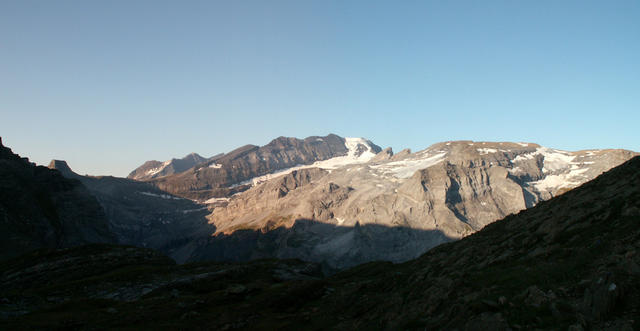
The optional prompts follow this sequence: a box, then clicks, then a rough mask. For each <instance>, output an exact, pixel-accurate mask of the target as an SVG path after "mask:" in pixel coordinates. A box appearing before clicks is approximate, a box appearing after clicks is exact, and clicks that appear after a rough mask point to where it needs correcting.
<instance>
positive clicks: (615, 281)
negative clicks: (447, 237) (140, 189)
mask: <svg viewBox="0 0 640 331" xmlns="http://www.w3.org/2000/svg"><path fill="white" fill-rule="evenodd" d="M639 222H640V157H635V158H633V159H632V160H630V161H628V162H626V163H625V164H623V165H622V166H620V167H617V168H615V169H613V170H611V171H609V172H607V173H605V174H603V175H601V176H599V177H598V178H596V179H595V180H593V181H591V182H589V183H586V184H584V185H582V186H581V187H578V188H576V189H574V190H571V191H569V192H567V193H565V194H563V195H560V196H558V197H555V198H553V199H551V200H549V201H544V202H541V203H539V204H538V205H537V206H535V207H533V208H531V209H527V210H524V211H522V212H520V213H518V214H516V215H511V216H509V217H507V218H505V219H503V220H500V221H498V222H495V223H493V224H490V225H488V226H486V227H485V228H484V229H482V230H481V231H478V232H477V233H475V234H472V235H470V236H468V237H466V238H464V239H462V240H460V241H457V242H453V243H447V244H443V245H440V246H438V247H437V248H435V249H432V250H431V251H429V252H428V253H426V254H424V255H423V256H421V257H419V258H418V259H415V260H412V261H409V262H406V263H402V264H392V263H388V262H374V263H368V264H364V265H361V266H358V267H356V268H353V269H350V270H346V271H344V272H341V273H339V274H336V275H334V276H331V277H328V278H322V277H321V276H320V275H319V274H318V272H317V270H318V267H317V266H314V265H313V264H309V263H303V262H296V261H278V260H261V261H253V262H250V263H246V264H216V263H205V264H188V265H183V266H174V265H172V264H171V263H169V262H168V261H167V262H162V260H161V259H160V258H156V257H155V255H154V254H153V253H151V252H148V251H141V250H139V249H135V248H120V247H108V246H107V247H105V246H93V247H94V248H92V249H90V250H85V249H72V250H62V251H45V252H39V253H31V254H29V255H25V256H22V257H20V258H18V259H14V260H11V261H9V262H5V263H2V264H0V272H2V274H1V276H0V285H1V286H0V297H2V302H1V305H0V312H1V313H2V315H1V316H2V318H3V321H2V323H3V324H4V325H5V326H6V327H7V328H28V327H38V326H39V327H44V326H47V327H62V326H65V327H74V328H102V327H105V328H122V327H127V328H141V327H144V328H164V329H170V328H192V327H198V328H204V329H242V328H251V329H291V330H293V329H301V328H303V329H317V330H320V329H340V330H353V329H361V330H370V329H416V330H418V329H419V330H423V329H429V330H430V329H441V330H452V329H459V330H507V329H510V330H518V329H523V330H529V329H568V328H570V329H572V330H583V329H594V330H607V329H608V330H632V329H637V328H638V327H639V325H638V323H640V322H639V321H638V319H637V316H638V315H639V313H640V254H638V251H639V250H640V227H639V226H638V225H640V224H639ZM87 251H88V252H87ZM128 256H134V257H128ZM135 256H138V258H137V259H138V260H137V261H136V263H135V265H126V264H120V265H119V264H118V263H117V262H115V261H123V260H135V259H136V257H135ZM147 256H148V257H149V258H148V259H149V260H146V259H147ZM70 260H74V261H78V262H77V263H74V265H73V268H71V269H70V270H69V271H68V272H61V271H60V270H66V269H65V268H66V267H65V264H68V262H65V261H70ZM105 261H111V262H108V263H107V262H105ZM105 263H106V265H110V266H112V267H111V268H109V271H105V270H104V269H101V268H95V269H94V266H96V265H97V264H99V265H105ZM35 270H39V272H38V273H34V271H35ZM27 283H28V285H27Z"/></svg>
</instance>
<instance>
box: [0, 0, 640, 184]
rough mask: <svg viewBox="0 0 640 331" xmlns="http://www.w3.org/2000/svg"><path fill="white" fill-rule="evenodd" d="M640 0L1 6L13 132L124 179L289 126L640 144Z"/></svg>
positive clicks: (2, 116)
mask: <svg viewBox="0 0 640 331" xmlns="http://www.w3.org/2000/svg"><path fill="white" fill-rule="evenodd" d="M639 127H640V1H635V0H634V1H623V0H621V1H588V0H580V1H555V0H552V1H427V0H424V1H408V0H407V1H369V0H368V1H355V0H353V1H343V0H336V1H330V0H327V1H325V0H322V1H320V0H318V1H312V0H305V1H299V0H293V1H277V0H274V1H264V0H258V1H244V0H241V1H138V0H126V1H118V0H113V1H84V0H83V1H64V0H60V1H47V0H43V1H32V0H16V1H13V0H2V1H0V136H1V137H2V140H3V143H4V145H6V146H8V147H10V148H12V149H13V151H14V152H17V153H19V154H20V155H21V156H26V157H29V158H30V160H31V161H33V162H36V163H38V164H45V165H46V164H48V162H49V161H50V160H51V159H64V160H67V161H68V163H69V165H70V166H71V167H72V168H73V169H74V170H75V171H76V172H78V173H80V174H91V175H115V176H126V175H127V174H128V173H129V172H130V171H132V170H133V169H135V168H136V167H138V166H139V165H141V164H142V163H143V162H144V161H147V160H152V159H156V160H161V161H164V160H168V159H171V158H173V157H175V158H179V157H182V156H184V155H186V154H188V153H190V152H197V153H199V154H201V155H203V156H205V157H209V156H212V155H215V154H218V153H221V152H229V151H231V150H233V149H234V148H237V147H240V146H243V145H245V144H255V145H264V144H266V143H268V142H269V141H270V140H272V139H274V138H276V137H278V136H288V137H298V138H303V137H307V136H312V135H326V134H328V133H335V134H338V135H340V136H343V137H365V138H368V139H370V140H372V141H373V142H374V143H376V144H377V145H380V146H381V147H388V146H390V147H392V148H393V149H394V150H395V151H399V150H401V149H403V148H411V149H412V150H413V151H417V150H421V149H424V148H426V147H428V146H429V145H431V144H433V143H436V142H440V141H447V140H475V141H523V142H535V143H538V144H541V145H544V146H547V147H552V148H559V149H565V150H580V149H592V148H625V149H631V150H635V151H640V129H639Z"/></svg>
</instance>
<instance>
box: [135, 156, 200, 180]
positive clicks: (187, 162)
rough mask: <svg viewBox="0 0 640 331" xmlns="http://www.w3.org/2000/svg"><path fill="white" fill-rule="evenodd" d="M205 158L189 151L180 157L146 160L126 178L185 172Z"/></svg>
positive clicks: (151, 177) (161, 175)
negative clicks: (166, 159) (167, 159)
mask: <svg viewBox="0 0 640 331" xmlns="http://www.w3.org/2000/svg"><path fill="white" fill-rule="evenodd" d="M206 161H207V159H206V158H204V157H202V156H200V155H198V154H197V153H191V154H189V155H186V156H185V157H183V158H181V159H171V160H169V161H165V162H160V161H156V160H153V161H147V162H145V163H144V164H143V165H141V166H140V167H138V168H136V169H135V170H133V171H132V172H131V173H130V174H129V176H127V178H130V179H135V180H149V179H153V178H158V177H164V176H168V175H173V174H179V173H182V172H185V171H187V170H189V169H191V168H193V167H194V166H196V165H197V164H200V163H202V162H206Z"/></svg>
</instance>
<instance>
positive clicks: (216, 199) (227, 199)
mask: <svg viewBox="0 0 640 331" xmlns="http://www.w3.org/2000/svg"><path fill="white" fill-rule="evenodd" d="M219 202H229V198H211V199H209V200H207V201H205V202H204V203H206V204H212V203H219Z"/></svg>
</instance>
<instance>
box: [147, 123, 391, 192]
mask: <svg viewBox="0 0 640 331" xmlns="http://www.w3.org/2000/svg"><path fill="white" fill-rule="evenodd" d="M380 151H381V148H380V147H379V146H377V145H375V144H373V143H372V142H370V141H368V140H366V139H362V138H342V137H339V136H337V135H335V134H329V135H327V136H324V137H318V136H312V137H307V138H305V139H297V138H290V137H278V138H276V139H274V140H272V141H271V142H269V143H268V144H267V145H264V146H261V147H259V146H255V145H246V146H243V147H240V148H238V149H235V150H233V151H231V152H229V153H227V154H223V155H219V156H216V157H213V158H211V159H209V160H208V161H206V162H204V163H200V164H198V165H196V166H194V167H193V168H191V169H189V170H187V171H184V172H182V173H177V174H174V175H170V176H165V177H161V178H155V179H152V180H150V183H152V184H153V185H155V186H157V187H158V188H160V189H162V190H165V191H167V192H171V193H173V194H176V195H179V196H183V197H186V198H190V199H196V200H200V201H206V200H208V199H211V198H226V197H228V196H230V195H231V194H234V193H237V192H240V191H243V190H245V189H247V188H248V187H250V186H248V185H249V184H251V183H252V181H253V179H256V178H258V177H260V176H264V175H269V174H273V173H275V172H278V171H280V170H283V169H289V168H291V167H296V166H302V165H311V164H313V163H314V162H319V161H327V162H329V160H330V159H333V160H334V161H333V162H335V163H336V165H339V164H347V163H353V162H360V163H361V162H364V161H365V160H369V159H370V158H372V157H373V156H374V155H375V154H376V153H378V152H380Z"/></svg>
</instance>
